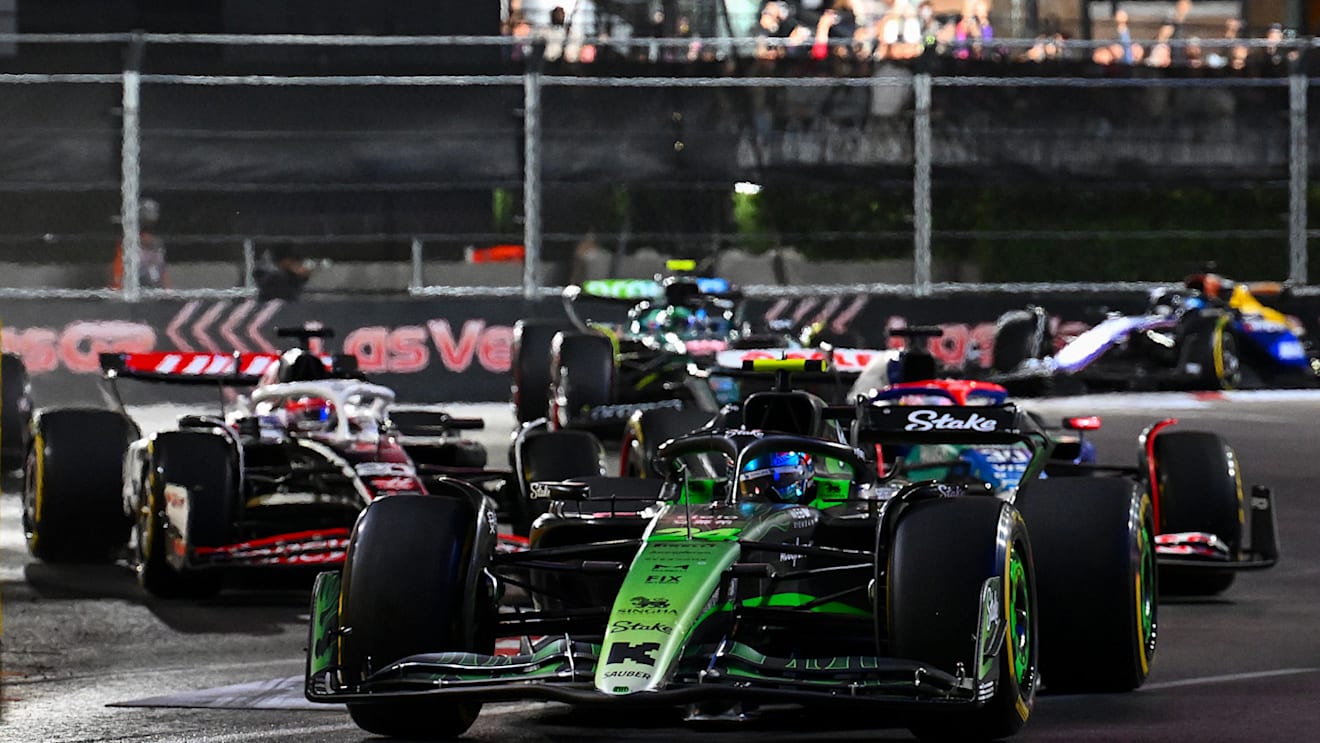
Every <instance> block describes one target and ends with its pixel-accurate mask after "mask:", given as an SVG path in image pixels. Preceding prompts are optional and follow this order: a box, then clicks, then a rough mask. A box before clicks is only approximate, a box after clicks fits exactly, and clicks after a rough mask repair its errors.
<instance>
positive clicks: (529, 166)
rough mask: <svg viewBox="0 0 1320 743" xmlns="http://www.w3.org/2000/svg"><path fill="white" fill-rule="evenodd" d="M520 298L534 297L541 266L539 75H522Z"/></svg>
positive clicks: (532, 70)
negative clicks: (521, 243)
mask: <svg viewBox="0 0 1320 743" xmlns="http://www.w3.org/2000/svg"><path fill="white" fill-rule="evenodd" d="M523 98H524V100H523V117H524V118H523V250H524V255H523V297H524V298H526V299H535V298H536V295H537V288H538V287H537V276H536V271H537V268H538V267H539V266H540V263H541V73H540V72H539V71H538V70H536V69H529V70H528V71H527V74H526V75H524V76H523Z"/></svg>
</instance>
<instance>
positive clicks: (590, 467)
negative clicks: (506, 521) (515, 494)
mask: <svg viewBox="0 0 1320 743" xmlns="http://www.w3.org/2000/svg"><path fill="white" fill-rule="evenodd" d="M515 455H516V456H515V460H514V462H515V464H514V471H515V472H516V473H517V474H518V477H519V478H520V480H519V498H518V511H519V512H518V513H517V514H516V517H515V520H514V523H513V530H514V532H515V533H517V534H522V535H526V534H529V533H530V531H531V526H532V522H533V521H535V520H536V519H537V517H539V516H540V515H541V514H543V513H545V512H546V511H547V510H548V509H549V507H550V505H549V504H550V502H549V501H545V500H536V501H534V500H532V499H531V497H530V492H531V484H532V483H534V482H537V481H541V480H544V481H560V480H568V479H571V478H574V477H599V476H601V475H603V474H605V448H604V447H603V446H601V444H600V441H599V440H598V439H597V438H596V437H595V436H594V435H592V434H591V433H590V432H588V431H534V432H530V433H528V434H527V435H526V436H525V437H524V438H523V439H522V440H521V441H519V442H518V444H517V451H516V452H515Z"/></svg>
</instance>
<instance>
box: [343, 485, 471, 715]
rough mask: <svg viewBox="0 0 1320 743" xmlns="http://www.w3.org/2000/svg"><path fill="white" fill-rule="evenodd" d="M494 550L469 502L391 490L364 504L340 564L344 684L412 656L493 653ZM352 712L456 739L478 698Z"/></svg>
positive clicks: (394, 703) (359, 707)
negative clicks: (490, 578)
mask: <svg viewBox="0 0 1320 743" xmlns="http://www.w3.org/2000/svg"><path fill="white" fill-rule="evenodd" d="M491 549H492V547H491V545H490V544H489V542H488V541H487V540H484V539H482V538H481V536H480V534H479V529H478V513H477V511H476V509H475V508H474V507H473V501H471V500H470V499H465V498H458V497H450V496H444V495H427V496H413V495H394V496H390V497H388V498H381V499H378V500H376V501H374V502H373V503H372V504H371V505H370V506H368V507H367V509H366V510H365V511H363V513H362V516H361V517H360V518H359V519H358V522H357V525H356V526H355V527H354V528H353V536H352V538H351V541H350V544H349V548H348V557H347V561H346V563H345V566H344V578H343V587H342V594H341V607H342V608H341V614H340V620H341V622H342V623H343V625H344V626H346V627H351V628H352V631H351V633H349V634H347V635H346V636H345V637H344V638H343V640H342V652H343V656H342V657H343V668H344V671H343V673H344V675H345V683H348V684H350V685H353V684H357V683H360V682H361V681H363V680H364V679H366V678H367V677H369V676H370V675H371V674H372V673H374V672H376V671H379V670H380V669H381V668H384V667H386V666H388V665H389V664H390V663H393V662H395V661H397V660H399V659H401V658H405V657H407V656H410V655H415V654H418V653H427V652H446V651H463V652H475V653H482V654H486V655H489V654H492V653H493V652H494V648H495V643H494V637H493V634H492V632H493V626H494V619H495V617H494V611H495V607H494V602H493V600H492V599H491V598H490V596H489V594H488V590H487V586H486V584H485V582H484V580H483V577H482V575H483V573H482V571H483V569H484V567H485V565H486V563H487V562H488V560H489V554H490V550H491ZM348 711H349V714H350V715H351V716H352V718H353V722H355V723H356V724H357V725H358V727H360V728H362V729H363V730H366V731H368V732H370V733H375V734H377V735H387V736H395V737H407V738H423V739H435V738H454V737H457V736H459V735H462V734H463V733H464V732H465V731H466V730H467V729H468V728H469V727H470V726H471V725H472V723H473V722H474V721H476V718H477V715H478V714H479V713H480V711H481V703H479V702H456V701H449V700H445V699H443V698H439V699H437V698H435V697H428V698H425V699H416V700H412V699H403V700H400V699H393V700H391V699H388V698H384V699H382V701H380V702H372V703H350V704H349V705H348Z"/></svg>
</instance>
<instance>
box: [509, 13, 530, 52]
mask: <svg viewBox="0 0 1320 743" xmlns="http://www.w3.org/2000/svg"><path fill="white" fill-rule="evenodd" d="M506 26H507V28H508V34H509V36H512V37H513V38H515V39H519V40H521V41H522V42H524V43H520V44H511V45H509V46H508V47H505V49H506V54H507V55H508V58H509V59H511V60H514V61H521V60H524V59H526V58H527V57H529V56H531V54H532V45H531V43H530V42H531V39H532V24H531V22H530V21H528V20H527V17H526V16H524V15H523V14H522V13H512V14H510V15H509V20H508V22H507V24H506Z"/></svg>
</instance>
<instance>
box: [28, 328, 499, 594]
mask: <svg viewBox="0 0 1320 743" xmlns="http://www.w3.org/2000/svg"><path fill="white" fill-rule="evenodd" d="M352 362H353V359H352V357H330V356H315V355H312V354H310V353H309V352H307V351H305V350H301V349H294V350H291V351H288V352H286V353H285V354H284V355H283V356H282V357H280V356H276V355H273V354H232V355H224V354H211V353H143V354H106V355H103V356H102V357H101V364H102V368H103V371H104V374H105V377H106V379H107V381H108V382H109V383H110V385H111V388H112V389H113V388H114V387H113V385H114V383H115V382H116V380H118V379H119V378H137V379H145V380H155V381H160V382H174V383H183V384H202V385H213V386H215V385H232V386H247V387H251V386H253V385H256V386H255V388H254V389H253V390H252V392H251V396H250V397H249V398H240V399H239V403H238V404H237V405H234V406H232V409H231V410H229V411H228V412H227V414H224V415H183V416H181V417H179V419H178V422H177V427H175V428H173V429H171V430H164V431H159V432H157V433H154V434H152V435H149V436H143V435H142V432H141V431H140V430H139V428H138V426H137V425H136V424H135V423H134V421H133V420H132V419H131V418H130V417H129V416H128V414H127V412H126V411H125V410H124V409H123V406H122V405H120V406H119V409H117V410H110V409H92V408H73V409H47V410H41V411H39V412H38V414H37V415H36V417H35V419H34V425H33V443H32V446H31V447H30V449H29V452H28V455H27V464H26V468H25V483H24V489H23V517H22V518H23V527H24V531H25V532H26V534H27V544H28V548H29V550H30V551H31V553H32V554H33V555H34V556H36V557H38V558H41V559H44V560H50V561H69V560H110V559H115V558H116V557H117V556H118V555H119V554H120V553H121V552H122V551H123V549H124V547H125V546H127V547H128V548H129V550H128V552H129V559H130V562H131V563H132V564H133V565H134V566H135V567H136V570H137V573H138V576H139V579H140V582H141V584H142V585H143V587H144V588H145V589H146V590H147V591H148V592H150V593H152V594H155V595H158V596H162V597H198V596H204V595H208V594H211V593H214V592H215V591H217V590H219V589H220V587H221V585H222V576H223V574H224V573H225V572H226V570H227V569H237V568H245V567H260V566H303V565H315V566H323V565H334V564H338V563H341V562H342V561H343V559H344V552H345V548H346V547H347V544H348V535H349V529H350V528H351V527H352V525H353V523H354V521H355V520H356V519H357V516H358V514H359V512H361V511H362V510H363V508H365V507H366V505H367V504H368V503H370V502H371V501H372V500H373V499H375V498H377V497H378V496H381V495H393V494H405V493H406V494H423V493H426V492H427V491H428V485H427V480H428V479H429V478H430V475H429V474H427V473H428V472H436V471H442V472H450V473H459V474H463V475H465V476H468V477H470V478H471V479H473V480H474V481H477V482H480V481H481V480H482V475H481V473H482V472H483V470H482V468H483V467H484V465H485V459H486V452H485V450H484V449H483V448H482V447H481V446H480V445H479V444H477V443H475V442H472V441H467V440H463V439H460V438H458V436H457V434H456V433H455V432H457V431H459V430H461V429H468V428H477V427H480V425H481V421H479V420H465V419H455V418H451V417H449V416H448V415H447V414H445V413H444V412H442V411H436V410H413V411H410V412H409V411H400V412H399V413H398V421H395V420H394V419H393V418H392V417H391V404H392V402H393V400H394V393H393V392H392V391H391V390H390V389H388V388H386V387H382V386H380V385H375V384H371V383H368V382H365V381H363V380H361V379H358V378H354V376H355V375H353V374H351V373H350V372H351V371H352V370H353V369H354V367H355V364H353V363H352Z"/></svg>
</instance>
